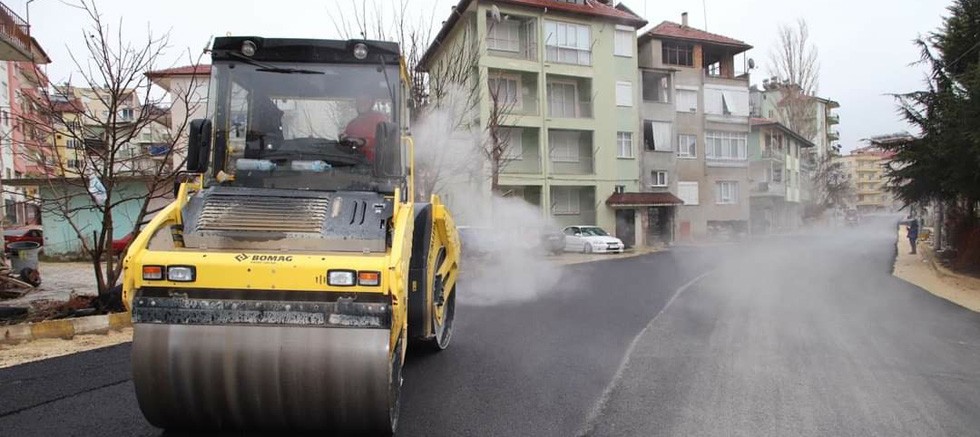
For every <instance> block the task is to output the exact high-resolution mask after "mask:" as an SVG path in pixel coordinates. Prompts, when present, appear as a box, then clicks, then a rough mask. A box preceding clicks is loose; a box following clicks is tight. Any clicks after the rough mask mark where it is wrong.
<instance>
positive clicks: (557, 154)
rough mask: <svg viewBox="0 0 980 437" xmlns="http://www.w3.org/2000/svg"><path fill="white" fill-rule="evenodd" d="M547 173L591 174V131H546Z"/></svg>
mask: <svg viewBox="0 0 980 437" xmlns="http://www.w3.org/2000/svg"><path fill="white" fill-rule="evenodd" d="M548 160H549V169H550V170H549V173H551V174H560V175H591V174H594V173H595V165H594V158H593V154H592V132H591V131H573V130H551V131H549V132H548Z"/></svg>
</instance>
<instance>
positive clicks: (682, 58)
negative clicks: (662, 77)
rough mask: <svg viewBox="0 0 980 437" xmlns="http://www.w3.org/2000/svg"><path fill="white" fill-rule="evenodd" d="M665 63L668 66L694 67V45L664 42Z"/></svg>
mask: <svg viewBox="0 0 980 437" xmlns="http://www.w3.org/2000/svg"><path fill="white" fill-rule="evenodd" d="M661 54H662V55H663V62H664V64H667V65H680V66H684V67H693V66H694V45H693V44H688V43H683V42H670V41H664V42H663V51H662V53H661Z"/></svg>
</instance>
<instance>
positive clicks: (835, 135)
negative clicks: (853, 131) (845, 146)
mask: <svg viewBox="0 0 980 437" xmlns="http://www.w3.org/2000/svg"><path fill="white" fill-rule="evenodd" d="M827 139H828V140H830V141H837V140H839V139H840V132H837V131H835V130H832V131H827Z"/></svg>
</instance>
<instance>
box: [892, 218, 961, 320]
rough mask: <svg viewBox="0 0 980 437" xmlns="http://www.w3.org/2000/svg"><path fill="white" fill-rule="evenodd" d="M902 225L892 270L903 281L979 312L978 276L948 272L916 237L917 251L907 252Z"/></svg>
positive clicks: (907, 242)
mask: <svg viewBox="0 0 980 437" xmlns="http://www.w3.org/2000/svg"><path fill="white" fill-rule="evenodd" d="M909 250H910V248H909V240H908V238H906V229H905V227H904V226H902V227H901V228H900V229H899V231H898V256H897V257H896V258H895V268H894V270H893V274H894V275H895V276H896V277H898V278H899V279H902V280H904V281H906V282H909V283H912V284H914V285H917V286H919V287H920V288H923V289H925V290H926V291H928V292H930V293H932V294H934V295H936V296H939V297H941V298H943V299H946V300H948V301H950V302H953V303H955V304H957V305H959V306H962V307H964V308H967V309H969V310H972V311H976V312H980V279H977V278H973V277H970V276H966V275H962V274H959V273H956V272H952V271H950V270H949V269H947V268H945V267H943V266H942V265H941V264H940V263H939V262H937V261H936V257H935V254H934V253H933V250H932V247H931V246H930V245H928V244H926V243H925V242H922V241H919V244H918V250H917V252H918V254H916V255H912V254H910V253H909Z"/></svg>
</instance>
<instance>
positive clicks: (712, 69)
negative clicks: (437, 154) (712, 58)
mask: <svg viewBox="0 0 980 437" xmlns="http://www.w3.org/2000/svg"><path fill="white" fill-rule="evenodd" d="M705 70H706V71H707V72H708V76H716V77H717V76H721V62H715V63H713V64H710V65H708V66H707V67H706V68H705Z"/></svg>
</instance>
